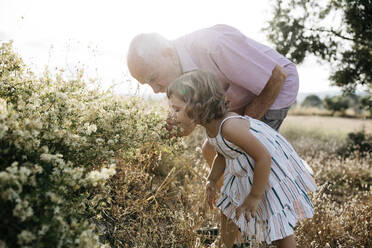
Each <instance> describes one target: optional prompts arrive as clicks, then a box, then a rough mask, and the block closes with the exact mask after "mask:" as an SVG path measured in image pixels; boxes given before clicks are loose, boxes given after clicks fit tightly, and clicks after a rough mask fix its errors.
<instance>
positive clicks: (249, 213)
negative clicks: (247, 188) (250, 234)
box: [235, 194, 261, 222]
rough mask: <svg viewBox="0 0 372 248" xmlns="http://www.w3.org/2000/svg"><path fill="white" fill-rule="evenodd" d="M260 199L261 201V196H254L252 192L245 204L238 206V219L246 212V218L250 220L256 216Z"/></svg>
mask: <svg viewBox="0 0 372 248" xmlns="http://www.w3.org/2000/svg"><path fill="white" fill-rule="evenodd" d="M260 201H261V198H260V197H256V196H252V195H251V194H249V195H248V196H247V197H246V198H245V200H244V202H243V204H242V205H240V206H239V207H237V208H236V212H235V218H236V220H238V219H239V217H240V215H241V214H242V213H244V214H245V218H246V220H247V221H248V222H249V220H250V218H251V217H252V218H254V217H255V213H256V210H257V207H258V203H259V202H260Z"/></svg>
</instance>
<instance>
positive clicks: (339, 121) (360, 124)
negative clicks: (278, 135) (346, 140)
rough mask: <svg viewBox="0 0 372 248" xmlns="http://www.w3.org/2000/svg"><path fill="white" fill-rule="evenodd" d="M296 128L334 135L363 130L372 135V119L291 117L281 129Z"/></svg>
mask: <svg viewBox="0 0 372 248" xmlns="http://www.w3.org/2000/svg"><path fill="white" fill-rule="evenodd" d="M295 127H297V128H300V129H305V130H314V129H315V130H321V132H324V133H332V134H337V133H339V134H345V133H348V132H356V131H360V130H362V129H364V130H365V131H366V132H367V133H372V119H353V118H343V117H329V116H296V115H289V116H288V117H287V118H286V119H285V121H284V122H283V126H282V127H281V129H282V130H286V129H293V128H295Z"/></svg>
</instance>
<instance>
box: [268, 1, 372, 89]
mask: <svg viewBox="0 0 372 248" xmlns="http://www.w3.org/2000/svg"><path fill="white" fill-rule="evenodd" d="M371 20H372V0H354V1H352V0H323V1H319V0H291V1H283V0H275V1H274V16H273V17H272V18H270V21H268V26H267V27H265V28H264V31H266V32H267V34H268V39H269V40H270V41H271V42H273V43H274V44H275V46H276V49H277V50H278V51H279V52H280V53H282V54H284V55H286V56H288V57H289V58H290V59H292V60H293V61H294V62H295V63H297V64H299V63H301V62H303V61H304V59H305V57H306V56H307V55H309V54H313V55H315V56H316V57H318V58H319V59H320V61H326V62H329V63H330V65H331V67H332V68H333V69H332V71H331V75H330V80H331V82H332V85H335V86H339V87H341V88H342V89H343V90H344V91H351V92H352V91H355V89H356V87H357V86H358V85H364V86H367V89H368V90H369V91H370V92H372V70H371V68H372V21H371Z"/></svg>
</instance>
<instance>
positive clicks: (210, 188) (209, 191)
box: [205, 180, 217, 209]
mask: <svg viewBox="0 0 372 248" xmlns="http://www.w3.org/2000/svg"><path fill="white" fill-rule="evenodd" d="M205 190H206V195H207V199H206V200H207V202H208V205H209V207H210V208H211V209H212V208H213V207H214V205H215V204H216V191H217V186H216V183H215V182H213V181H210V180H208V182H207V185H206V186H205Z"/></svg>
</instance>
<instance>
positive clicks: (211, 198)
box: [206, 153, 226, 208]
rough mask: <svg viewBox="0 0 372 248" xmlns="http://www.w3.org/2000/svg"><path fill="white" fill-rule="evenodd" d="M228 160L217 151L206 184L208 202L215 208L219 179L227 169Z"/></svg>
mask: <svg viewBox="0 0 372 248" xmlns="http://www.w3.org/2000/svg"><path fill="white" fill-rule="evenodd" d="M225 167H226V161H225V158H224V157H223V156H222V155H221V154H219V153H217V156H216V157H215V158H214V160H213V164H212V169H211V171H210V172H209V175H208V178H207V185H206V195H207V202H208V204H209V207H210V208H213V206H214V204H215V201H216V191H217V185H216V183H217V181H218V179H219V178H220V177H221V176H222V174H223V173H224V171H225Z"/></svg>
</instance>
